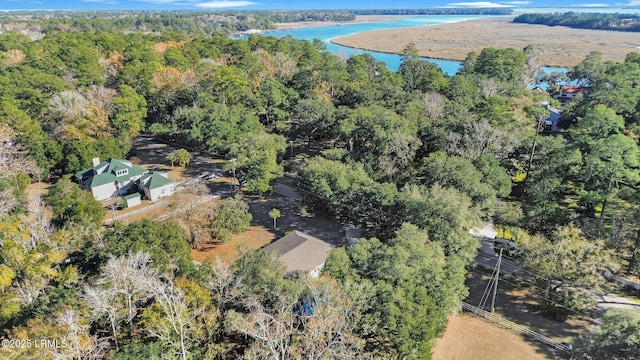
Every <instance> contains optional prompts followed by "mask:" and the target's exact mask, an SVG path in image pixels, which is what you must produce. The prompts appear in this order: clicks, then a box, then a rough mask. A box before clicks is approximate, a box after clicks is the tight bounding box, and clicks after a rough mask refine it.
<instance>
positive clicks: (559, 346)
mask: <svg viewBox="0 0 640 360" xmlns="http://www.w3.org/2000/svg"><path fill="white" fill-rule="evenodd" d="M462 310H463V311H467V312H469V313H471V314H472V315H473V316H476V317H478V318H480V319H482V320H484V321H486V322H488V323H490V324H493V325H496V326H498V327H501V328H503V329H505V330H507V331H509V332H511V333H513V334H516V335H524V336H527V337H529V338H531V339H533V340H536V341H538V342H541V343H543V344H546V345H549V346H551V347H553V348H554V349H556V350H559V351H562V352H570V351H571V346H570V345H567V344H564V343H557V342H555V341H553V340H551V339H549V338H548V337H546V336H544V335H542V334H539V333H537V332H535V331H533V330H531V329H529V328H528V327H526V326H522V325H519V324H516V323H514V322H513V321H509V320H507V319H505V318H503V317H502V316H498V315H496V314H492V313H490V312H488V311H485V310H482V309H480V308H478V307H475V306H473V305H471V304H468V303H466V302H464V301H463V302H462Z"/></svg>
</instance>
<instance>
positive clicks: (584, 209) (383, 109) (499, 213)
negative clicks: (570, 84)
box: [0, 13, 640, 359]
mask: <svg viewBox="0 0 640 360" xmlns="http://www.w3.org/2000/svg"><path fill="white" fill-rule="evenodd" d="M169 15H170V14H169V13H167V14H166V16H167V17H168V18H170V16H169ZM139 16H144V14H143V15H139ZM180 19H182V14H180V13H178V15H177V17H176V22H178V23H180V21H181V20H180ZM55 21H62V20H55ZM64 21H71V20H64ZM84 21H88V20H86V19H80V20H78V24H82V23H83V22H84ZM100 21H104V22H105V24H109V23H113V24H116V23H117V21H118V20H117V19H111V20H100ZM127 21H128V20H127ZM89 23H91V22H90V21H89ZM78 26H79V25H78ZM113 26H114V27H110V26H107V28H106V29H101V30H98V29H94V28H89V29H90V31H65V30H63V29H60V30H55V29H53V28H52V29H49V30H47V31H46V32H42V33H39V35H38V36H34V35H35V34H34V33H33V32H32V31H31V30H30V29H27V28H25V29H17V30H11V31H4V32H2V33H1V34H0V159H1V161H0V220H1V221H0V260H1V263H0V328H1V329H2V336H3V338H4V339H25V340H26V339H57V340H59V341H60V343H61V344H62V343H63V344H64V346H60V347H57V348H47V349H46V350H43V349H42V348H38V347H35V346H26V345H25V344H23V345H24V346H19V345H16V346H3V347H2V348H0V357H3V358H16V359H17V358H29V357H34V356H38V357H41V358H46V359H49V358H50V359H60V358H84V359H101V358H109V359H151V358H171V359H173V358H176V359H237V358H247V359H265V358H278V359H297V358H313V359H329V358H330V359H333V358H336V359H360V358H381V359H383V358H384V359H388V358H397V359H429V358H430V357H431V348H432V347H433V345H434V342H435V339H437V338H438V337H439V336H441V335H442V334H443V332H444V330H445V329H446V326H447V319H448V316H449V314H451V313H452V312H455V311H457V309H458V308H459V306H460V305H459V304H460V301H461V300H462V299H463V298H464V297H465V296H466V295H467V293H468V291H467V289H466V288H465V286H464V281H465V274H466V272H467V270H468V269H470V268H471V267H473V266H474V258H475V254H476V251H477V248H478V246H479V244H478V241H477V240H475V239H474V238H472V237H471V236H470V235H469V233H468V229H469V228H471V227H474V226H479V225H481V224H482V223H487V222H491V223H493V224H495V226H496V227H497V228H498V229H500V231H501V235H503V236H506V237H508V238H510V239H512V240H513V241H514V242H515V243H516V244H517V248H516V249H515V250H514V254H513V256H514V257H515V258H517V259H518V261H520V262H521V263H522V264H523V267H524V269H526V271H527V272H528V274H529V276H530V277H529V279H530V281H531V282H533V284H534V285H535V289H537V291H538V293H539V299H540V303H541V310H542V311H546V312H548V313H549V314H553V315H555V316H556V317H557V318H559V319H562V318H564V317H565V316H566V315H567V313H575V312H580V311H583V310H584V309H586V308H587V306H588V305H589V303H590V301H591V299H592V297H591V296H590V295H591V293H590V291H592V290H594V289H600V288H601V287H602V286H604V285H605V279H604V278H603V276H602V274H603V272H605V271H609V272H612V273H617V274H620V275H624V276H637V275H639V274H640V261H639V257H640V224H639V223H638V222H637V217H638V214H639V213H640V198H639V197H638V191H637V186H638V183H639V181H640V150H639V149H638V136H637V134H638V133H639V132H640V128H639V126H640V87H639V86H637V85H638V84H637V79H640V54H639V53H630V54H629V55H628V56H627V58H626V59H625V61H624V62H622V63H613V62H604V61H602V59H601V56H600V54H598V53H593V54H591V55H590V56H589V57H588V58H586V59H584V61H583V62H582V63H580V64H579V65H578V66H576V67H575V68H573V69H571V70H570V71H569V73H568V74H566V77H567V79H570V80H572V81H575V82H579V83H581V84H583V85H585V86H587V87H588V88H589V92H588V94H587V95H584V96H579V97H577V98H576V99H575V100H574V101H573V102H572V103H571V104H570V105H568V106H567V107H566V108H565V109H564V112H563V115H562V119H561V128H560V129H559V131H557V132H552V131H550V130H549V129H548V128H546V127H545V126H544V124H545V120H546V119H547V117H548V116H549V113H548V111H547V109H546V108H545V107H544V106H543V104H545V103H550V104H551V106H556V107H559V104H558V103H557V102H556V101H555V100H554V99H553V98H552V97H551V95H553V94H555V93H557V92H558V91H559V88H558V85H559V84H560V83H561V82H562V81H566V80H567V79H565V78H564V76H565V75H563V74H557V73H553V74H543V73H540V69H539V63H538V62H537V59H536V53H535V51H534V50H533V49H532V48H531V47H527V48H525V49H495V48H486V49H484V50H482V51H481V52H480V53H471V54H469V55H468V57H467V58H466V60H465V61H464V62H463V65H462V68H461V70H460V72H459V73H458V74H456V75H455V76H452V77H448V76H446V75H445V74H444V73H443V72H442V71H441V70H440V69H439V68H438V67H437V66H436V65H435V64H433V63H430V62H426V61H423V60H421V59H420V58H419V56H418V55H417V51H416V48H415V46H413V45H411V44H409V45H408V46H407V47H406V49H405V51H404V53H403V56H402V63H401V66H400V68H399V70H398V71H397V72H393V71H390V70H389V69H388V68H387V67H386V65H385V64H384V63H381V62H378V61H376V60H375V59H374V58H373V57H372V56H370V55H366V54H364V55H356V56H352V57H350V58H342V57H339V56H336V55H333V54H331V53H330V52H328V51H327V49H326V48H325V45H324V43H323V42H322V41H320V40H316V41H313V42H307V41H301V40H296V39H293V38H292V37H282V38H275V37H265V36H258V35H250V36H249V37H248V38H247V39H232V38H230V37H229V36H228V35H227V34H224V33H217V32H212V33H211V34H210V35H205V34H199V35H194V34H193V32H192V31H191V30H188V29H182V30H181V31H161V32H159V33H155V31H154V32H126V31H124V32H123V31H118V30H117V26H116V25H113ZM165 30H166V29H165ZM173 30H176V29H173ZM158 31H160V30H158ZM539 80H544V81H546V82H548V83H549V88H548V91H549V93H547V92H544V91H538V90H531V88H532V86H533V85H535V84H536V83H537V82H538V81H539ZM142 133H147V134H153V135H155V136H157V137H160V138H164V139H166V140H170V141H174V142H178V143H182V144H184V145H188V146H190V147H193V148H196V149H197V150H200V151H205V152H212V153H217V154H220V155H221V156H227V157H229V158H234V159H237V161H235V163H234V170H235V172H236V173H237V177H238V178H239V179H240V182H241V186H242V188H243V193H244V194H246V195H258V196H259V195H262V194H268V193H269V192H270V191H271V186H272V185H273V184H274V181H275V179H277V178H278V177H279V176H281V175H282V173H283V171H284V170H285V167H286V170H287V171H290V172H294V173H297V175H298V179H299V184H298V187H299V189H300V193H301V195H302V197H303V201H304V202H305V204H306V205H307V206H308V208H309V211H311V212H317V213H319V214H326V215H329V216H331V217H332V218H334V219H336V220H337V221H339V222H340V223H341V224H344V225H346V224H355V225H360V226H361V227H362V229H363V230H364V234H365V239H362V240H361V241H360V242H359V243H358V244H356V245H352V246H349V247H346V248H339V249H336V250H334V251H333V252H332V253H331V254H330V256H329V258H328V260H327V263H326V267H325V270H324V273H323V275H322V276H321V277H320V278H318V279H306V278H298V279H290V278H285V276H284V275H285V268H284V265H283V264H282V263H280V262H279V260H278V258H277V257H274V256H271V255H267V254H265V253H264V252H262V251H248V252H246V253H245V254H244V255H243V256H242V257H241V258H240V259H239V260H238V261H237V262H235V263H233V264H225V263H222V262H213V263H203V264H195V263H194V262H193V261H192V258H191V254H190V249H191V247H192V246H194V242H193V241H191V240H192V238H193V237H192V236H191V235H189V234H191V232H190V231H192V230H193V232H195V231H196V230H197V231H199V232H213V229H212V228H211V226H212V225H211V224H204V225H198V224H187V227H188V229H189V231H185V228H184V224H179V223H174V222H171V221H167V222H157V221H152V220H143V221H138V222H133V223H131V224H129V225H123V224H119V223H116V224H114V225H113V226H110V227H105V228H103V227H102V219H103V218H104V213H103V210H102V206H101V204H100V203H98V202H96V201H95V200H93V198H92V197H91V194H90V193H88V192H86V191H82V190H80V188H79V187H78V186H77V184H75V183H73V182H72V181H71V180H70V179H69V176H68V175H69V174H73V173H74V172H76V171H78V170H81V169H83V168H86V167H88V166H90V164H91V159H92V158H93V157H100V158H108V157H115V158H126V157H127V156H128V154H129V153H130V150H131V148H132V141H133V139H134V138H136V137H137V136H139V135H140V134H142ZM287 146H293V147H294V148H295V151H292V152H288V151H285V150H286V149H287ZM293 154H295V156H293ZM38 181H50V182H51V183H52V185H51V187H50V189H49V191H48V193H47V194H46V195H44V194H40V193H37V192H29V193H27V192H25V189H26V188H27V186H28V185H29V184H31V183H34V182H38ZM225 201H229V202H228V203H224V205H222V204H221V205H220V206H219V207H218V208H216V209H214V210H211V213H209V215H208V216H209V218H210V220H211V223H213V222H219V221H221V220H220V219H222V218H225V219H241V222H243V223H245V222H247V221H249V219H250V217H247V216H246V215H247V214H246V204H243V203H242V199H230V200H225ZM229 214H231V215H229ZM245 225H246V223H245ZM198 226H200V228H197V227H198ZM236 228H237V229H236ZM242 228H243V225H242V224H239V225H238V224H234V225H233V226H230V227H229V229H235V230H233V231H240V229H242ZM225 234H227V233H226V232H225ZM190 236H191V237H190ZM221 236H226V235H224V234H223V235H221ZM190 239H191V240H190ZM309 304H312V307H313V313H312V314H309V313H308V310H305V309H308V307H309ZM621 327H623V328H624V329H623V330H624V331H622V330H620V328H621ZM639 328H640V322H638V321H637V318H636V317H633V316H631V315H628V314H625V313H621V314H618V315H616V314H612V315H611V316H609V317H607V318H606V323H605V325H604V326H603V328H601V330H599V331H598V332H594V334H593V335H591V337H585V338H584V339H583V340H582V342H580V343H577V344H576V354H580V352H581V351H582V352H586V353H596V352H597V351H606V352H607V354H612V351H617V352H618V353H619V354H621V355H620V356H622V357H624V356H633V355H634V354H635V356H638V353H637V351H638V348H639V347H638V346H633V345H632V346H617V345H620V344H623V343H624V344H627V340H628V339H627V338H626V337H625V336H624V334H625V332H626V331H635V332H637V331H638V329H639ZM603 334H605V335H603ZM606 334H608V335H609V336H607V335H606ZM602 338H606V339H607V340H606V341H601V342H595V343H594V341H595V340H594V339H596V340H597V339H602ZM3 344H4V342H3ZM599 346H600V348H599ZM605 346H609V347H610V348H607V349H605V350H603V347H605ZM612 349H615V350H612Z"/></svg>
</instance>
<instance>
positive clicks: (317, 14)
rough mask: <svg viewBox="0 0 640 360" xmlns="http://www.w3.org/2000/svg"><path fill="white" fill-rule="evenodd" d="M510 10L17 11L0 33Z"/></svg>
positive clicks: (220, 29) (264, 25)
mask: <svg viewBox="0 0 640 360" xmlns="http://www.w3.org/2000/svg"><path fill="white" fill-rule="evenodd" d="M510 13H511V10H510V9H369V10H366V9H365V10H268V11H251V10H244V11H219V12H203V11H173V12H166V11H135V12H133V11H54V12H34V11H17V12H13V11H12V12H6V13H3V14H0V31H8V30H19V31H24V30H31V31H34V32H38V33H44V34H47V33H50V32H52V31H81V32H96V31H119V32H131V31H135V32H144V33H154V34H159V33H164V32H183V33H186V34H187V35H189V36H191V37H195V36H202V35H207V36H212V35H214V34H216V33H227V34H234V33H238V32H242V31H247V30H249V29H257V30H270V29H275V28H276V26H275V24H276V23H289V22H300V21H353V20H355V18H356V16H358V15H509V14H510Z"/></svg>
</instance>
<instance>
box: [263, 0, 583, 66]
mask: <svg viewBox="0 0 640 360" xmlns="http://www.w3.org/2000/svg"><path fill="white" fill-rule="evenodd" d="M527 10H529V9H527ZM574 11H576V8H574ZM523 12H524V11H523ZM527 12H534V11H530V10H529V11H527ZM486 17H496V15H489V16H448V15H431V16H412V17H407V18H401V19H398V20H393V21H382V22H372V23H357V24H343V25H333V26H321V27H309V28H299V29H291V30H277V31H269V32H265V33H264V35H268V36H276V37H283V36H291V37H293V38H295V39H302V40H309V41H312V40H313V39H320V40H322V41H323V42H324V43H325V44H326V46H327V50H329V51H331V52H332V53H334V54H337V55H345V56H352V55H358V54H364V53H367V54H371V55H372V56H373V57H374V58H375V59H377V60H378V61H382V62H384V63H386V64H387V68H388V69H389V70H392V71H397V70H398V68H399V66H400V56H399V55H396V54H387V53H381V52H377V51H368V50H360V49H353V48H349V47H346V46H341V45H337V44H333V43H331V40H332V39H335V38H338V37H342V36H347V35H351V34H355V33H359V32H364V31H372V30H384V29H397V28H407V27H415V26H428V25H440V24H446V23H453V22H460V21H467V20H473V19H481V18H486ZM423 59H424V60H426V61H431V62H433V63H435V64H437V65H438V66H439V67H440V68H441V69H442V71H444V73H445V74H447V75H449V76H453V75H455V74H456V73H457V72H458V70H459V69H460V65H461V62H460V61H452V60H439V59H431V58H423ZM542 69H543V70H544V71H545V72H547V73H551V72H554V71H555V72H567V69H566V68H561V67H543V68H542Z"/></svg>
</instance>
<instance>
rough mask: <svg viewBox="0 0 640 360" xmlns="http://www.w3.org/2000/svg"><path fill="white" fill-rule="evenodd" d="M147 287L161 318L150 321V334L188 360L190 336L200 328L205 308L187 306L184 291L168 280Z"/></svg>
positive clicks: (164, 278)
mask: <svg viewBox="0 0 640 360" xmlns="http://www.w3.org/2000/svg"><path fill="white" fill-rule="evenodd" d="M148 286H149V290H150V291H151V292H152V293H153V295H154V298H155V300H156V305H157V309H159V310H160V313H161V318H154V321H148V322H147V323H146V325H147V326H146V330H147V332H148V333H149V335H151V336H153V337H156V338H158V339H160V340H162V341H164V342H166V343H167V344H169V345H170V346H171V347H173V348H175V349H176V350H177V351H178V353H179V355H180V357H181V358H182V359H183V360H186V359H188V358H189V350H188V347H189V345H188V342H189V340H190V336H191V334H192V333H193V332H195V331H197V330H198V327H199V325H200V324H199V323H198V322H197V320H196V318H197V317H198V316H199V315H201V314H202V313H203V312H204V311H205V307H204V306H201V305H199V304H196V305H195V306H194V304H191V303H190V302H188V301H187V299H186V296H185V293H184V291H182V289H180V288H179V287H176V286H175V284H174V281H173V279H172V278H171V277H169V276H166V275H165V276H163V277H162V278H161V279H156V280H155V281H151V282H149V283H148Z"/></svg>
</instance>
